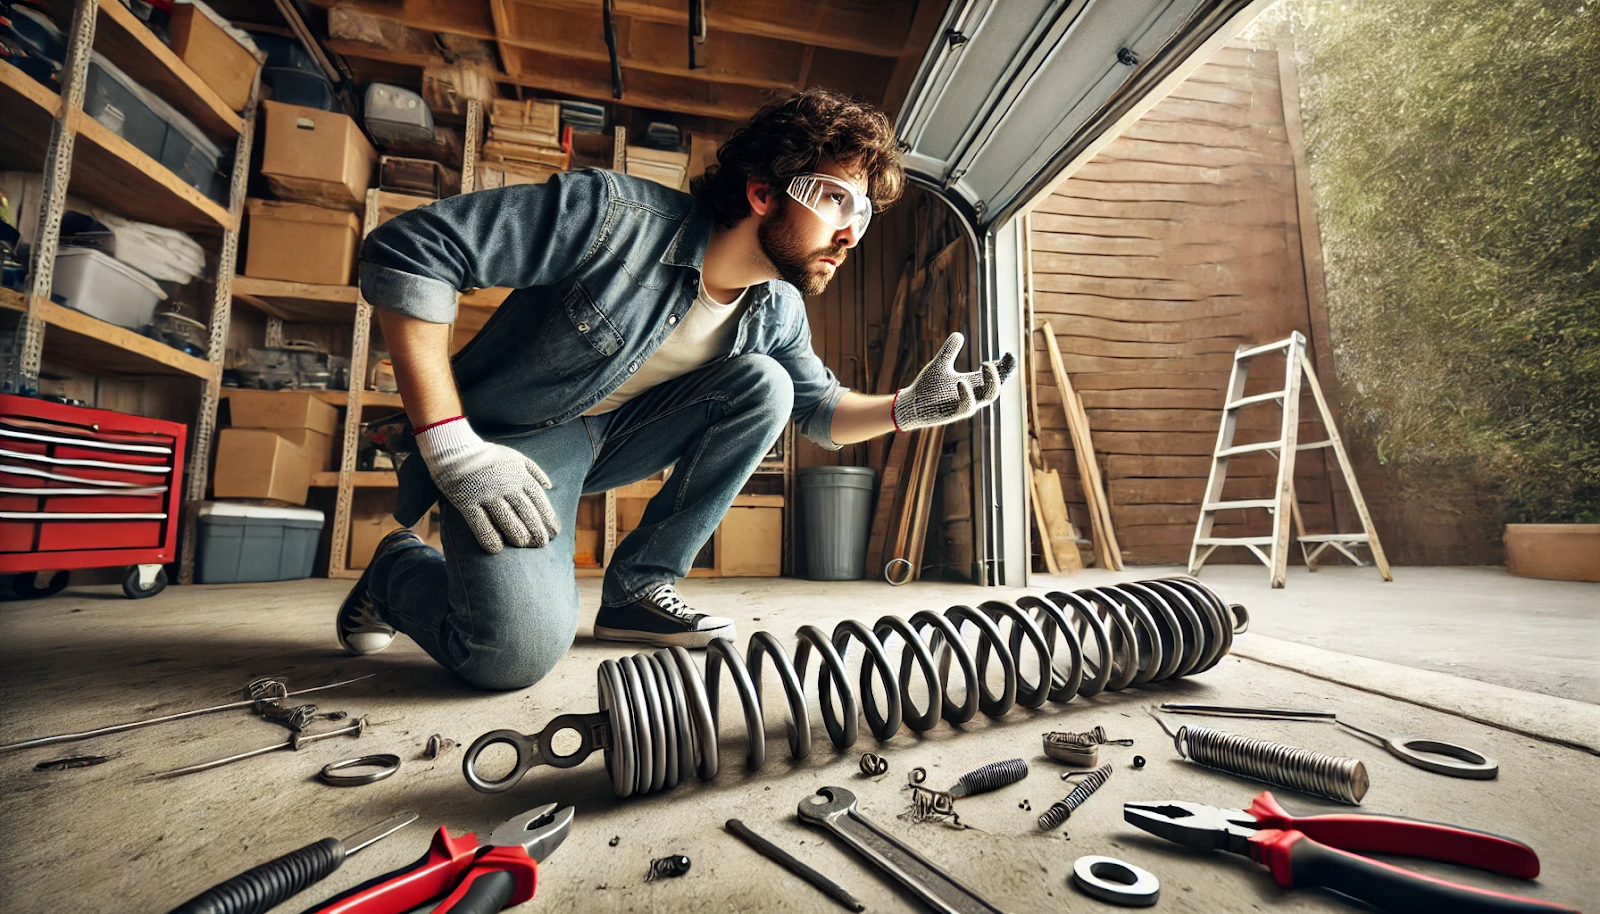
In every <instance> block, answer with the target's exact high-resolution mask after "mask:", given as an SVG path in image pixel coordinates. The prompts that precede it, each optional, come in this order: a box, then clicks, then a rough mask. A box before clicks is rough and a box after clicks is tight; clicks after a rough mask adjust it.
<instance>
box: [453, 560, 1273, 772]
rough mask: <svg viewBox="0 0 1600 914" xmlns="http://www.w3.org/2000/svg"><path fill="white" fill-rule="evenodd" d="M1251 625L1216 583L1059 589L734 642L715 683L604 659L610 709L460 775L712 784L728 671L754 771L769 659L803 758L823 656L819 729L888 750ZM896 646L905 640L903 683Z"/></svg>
mask: <svg viewBox="0 0 1600 914" xmlns="http://www.w3.org/2000/svg"><path fill="white" fill-rule="evenodd" d="M1245 618H1247V617H1246V616H1245V614H1244V611H1243V607H1233V608H1230V607H1229V606H1228V605H1227V604H1225V603H1224V602H1223V601H1222V600H1221V598H1219V597H1218V596H1217V595H1216V594H1215V593H1214V592H1212V590H1211V589H1210V588H1208V587H1206V586H1205V585H1204V584H1201V583H1200V582H1198V581H1195V580H1193V579H1190V578H1167V579H1162V580H1153V581H1142V582H1134V583H1128V584H1118V585H1114V586H1107V587H1093V588H1086V589H1083V590H1078V591H1074V592H1071V593H1067V592H1064V591H1052V592H1050V593H1047V594H1045V595H1044V596H1042V597H1041V596H1034V595H1028V596H1023V597H1019V598H1018V599H1017V600H1016V602H1015V603H1010V602H1005V601H1001V600H990V601H987V602H985V603H982V604H980V605H979V606H978V607H976V608H974V607H971V606H952V607H950V608H949V609H947V610H945V611H944V612H943V613H937V612H933V611H930V610H924V611H922V612H918V613H916V614H914V615H912V617H911V618H910V620H905V619H901V618H900V617H898V616H883V617H882V618H880V619H878V621H877V622H876V623H874V624H873V625H871V626H868V625H865V624H863V623H861V622H857V621H854V620H848V619H847V620H845V621H843V622H840V623H839V624H838V625H837V626H836V627H835V628H834V630H833V633H832V635H831V636H830V635H829V634H827V633H824V632H823V631H822V630H821V629H819V628H817V627H816V626H813V625H806V626H802V627H801V628H800V630H799V632H798V638H799V643H798V645H797V646H796V648H795V650H794V657H793V660H792V661H791V659H790V657H789V656H788V653H787V651H786V650H785V648H784V646H783V644H782V643H781V642H780V641H779V640H778V638H777V637H776V636H774V635H773V634H772V633H770V632H765V631H760V632H756V633H755V634H754V635H752V636H751V637H750V640H749V643H748V646H747V650H746V653H745V654H744V655H742V656H741V655H740V653H739V651H738V649H737V648H736V647H735V646H734V644H733V642H732V641H729V640H727V639H720V638H719V639H717V640H714V641H712V642H711V643H710V644H709V645H708V646H707V648H706V660H705V671H704V673H702V672H701V671H700V670H699V669H698V668H697V667H696V666H695V663H694V660H693V659H692V658H691V656H690V655H689V652H688V651H686V650H684V649H683V648H681V647H672V648H667V649H664V650H658V651H654V652H646V653H639V654H634V655H632V656H629V657H624V658H622V659H620V660H606V661H603V662H602V663H601V664H600V668H599V670H598V673H597V679H598V684H599V700H600V711H599V712H598V713H594V714H564V715H561V716H559V717H557V718H555V719H554V720H552V721H551V722H550V723H549V725H547V726H546V727H545V728H544V729H543V730H542V731H540V732H538V733H533V734H524V733H519V732H517V731H515V730H509V729H507V730H494V731H491V732H489V733H485V734H484V735H482V736H480V737H478V739H477V740H476V741H474V742H473V744H472V746H471V747H469V748H468V750H467V752H466V756H465V757H464V758H463V760H462V770H463V772H464V774H465V775H466V778H467V782H468V783H470V784H471V785H472V786H473V787H474V788H476V789H477V790H480V791H483V792H485V793H495V792H499V791H502V790H506V789H508V788H510V787H511V786H512V785H513V784H515V783H516V782H517V781H518V780H520V779H521V778H522V776H523V775H524V774H526V773H527V771H528V770H529V769H530V768H533V767H535V766H537V765H549V766H551V767H555V768H571V767H573V766H575V765H578V764H580V763H582V762H583V761H584V760H585V759H587V758H588V757H589V755H590V754H591V753H593V752H595V751H596V750H603V751H604V753H605V759H606V768H607V770H608V771H609V772H610V775H611V783H612V788H613V790H614V791H615V792H616V794H617V795H618V796H622V797H627V796H634V795H642V794H649V793H656V792H659V791H663V790H671V789H673V788H674V787H676V786H678V784H679V783H681V782H682V781H683V780H684V779H685V778H687V777H688V776H689V775H690V773H691V772H692V773H694V774H696V775H697V776H699V777H700V779H701V780H710V779H711V778H714V777H716V775H717V771H718V770H719V768H720V752H719V750H718V745H717V717H718V713H719V710H720V702H719V695H720V691H721V684H722V678H723V676H722V670H723V667H724V666H726V667H727V669H728V674H729V678H731V679H732V681H733V685H734V690H735V691H736V693H737V694H738V698H739V704H740V705H741V706H742V708H743V711H744V729H745V733H746V736H747V748H746V759H745V761H746V764H747V765H748V767H749V768H750V769H751V770H755V769H758V768H760V767H761V766H762V765H763V764H765V763H766V760H767V737H766V728H765V725H764V720H763V716H762V714H763V706H762V701H761V683H762V675H761V674H762V671H763V669H764V668H765V666H766V664H767V662H768V661H770V662H771V665H772V667H773V669H774V671H775V672H776V673H777V677H778V680H779V682H780V683H781V685H782V688H783V695H784V704H785V710H786V717H787V720H786V725H787V733H788V739H789V751H790V754H791V755H792V756H793V757H794V758H796V759H804V758H806V757H808V756H809V755H810V754H811V745H812V734H811V720H810V711H809V708H808V706H807V701H806V695H805V688H804V684H805V681H806V673H807V671H808V669H809V668H810V663H811V658H812V655H813V653H814V654H816V656H817V657H818V658H819V661H820V662H819V666H820V667H821V669H820V670H819V671H818V672H817V695H818V700H819V703H820V704H821V705H822V722H823V725H824V726H825V727H826V728H827V731H828V738H829V739H830V740H832V742H833V744H834V746H835V747H836V748H838V749H841V750H843V749H847V748H849V747H851V746H853V745H855V742H856V740H857V738H858V736H859V731H860V718H861V717H862V716H863V715H864V716H865V717H866V721H867V726H868V728H869V729H870V730H871V731H872V734H873V736H874V737H875V738H877V739H878V740H879V741H885V740H888V739H890V738H892V737H893V736H894V735H895V734H896V733H898V732H899V731H900V728H901V726H902V724H903V725H904V726H906V727H908V728H910V729H911V730H913V731H915V732H919V733H920V732H924V731H927V730H931V729H932V728H933V727H934V726H935V725H937V723H938V722H939V720H940V719H943V720H945V721H948V722H949V723H951V724H961V723H965V722H966V721H969V720H971V719H972V718H973V717H975V716H976V715H977V713H978V711H980V710H982V711H983V713H984V714H985V715H987V716H989V717H996V718H997V717H1001V716H1002V715H1004V714H1005V713H1006V712H1008V711H1010V710H1011V708H1012V707H1014V706H1016V705H1019V704H1020V705H1022V706H1023V707H1025V708H1038V707H1040V706H1042V705H1043V704H1044V703H1045V702H1046V701H1052V702H1057V703H1061V702H1067V701H1071V700H1072V699H1073V698H1074V697H1076V696H1079V695H1082V696H1091V695H1095V694H1098V693H1100V692H1103V691H1108V690H1109V691H1118V690H1120V689H1124V688H1127V687H1128V686H1135V685H1143V684H1145V683H1148V682H1156V681H1161V680H1165V679H1171V678H1175V677H1180V676H1188V675H1193V674H1195V673H1200V672H1204V671H1205V670H1208V669H1210V668H1211V667H1213V666H1215V665H1216V664H1217V662H1218V661H1220V660H1221V659H1222V658H1223V657H1224V656H1225V655H1226V654H1227V653H1228V651H1229V649H1230V648H1231V647H1232V644H1233V635H1234V634H1235V630H1236V629H1235V620H1236V619H1237V620H1240V621H1239V623H1238V625H1239V627H1238V630H1239V631H1242V630H1243V625H1244V622H1243V620H1244V619H1245ZM1002 626H1005V628H1006V629H1007V630H1002ZM968 631H975V632H976V636H977V651H976V655H974V652H973V650H972V649H971V647H970V646H969V645H968V643H967V640H966V638H965V637H964V635H965V633H966V632H968ZM885 641H888V642H889V643H890V644H891V645H893V644H895V642H896V641H898V642H899V647H900V665H899V673H898V675H897V674H896V671H895V666H894V664H893V663H892V662H891V660H890V656H889V649H888V648H886V647H885ZM1024 642H1027V644H1028V645H1029V646H1030V647H1031V649H1032V654H1033V659H1034V661H1035V665H1034V666H1033V667H1032V668H1033V669H1035V670H1037V671H1038V672H1037V673H1035V675H1034V677H1033V681H1028V679H1027V678H1026V677H1025V676H1024V674H1023V671H1022V669H1021V668H1020V667H1021V666H1022V665H1021V664H1020V662H1019V661H1021V660H1022V659H1023V656H1024V648H1023V643H1024ZM853 644H860V645H861V646H862V648H863V649H864V651H865V655H866V656H865V659H864V660H863V661H862V663H861V672H860V687H861V688H860V692H859V698H858V692H857V691H856V689H855V688H853V686H852V683H851V681H850V674H849V672H848V669H847V667H846V663H845V660H846V658H847V657H848V656H849V654H850V649H851V647H852V645H853ZM996 663H998V664H999V666H1000V668H1001V676H1000V680H1001V683H1002V684H1001V687H1000V689H999V690H998V691H996V690H995V689H994V688H992V686H991V684H990V682H989V680H988V675H987V674H988V673H989V671H990V667H991V665H993V664H996ZM952 664H954V665H955V666H956V667H959V669H960V673H961V681H962V684H963V686H964V688H963V689H962V694H961V696H960V698H959V700H958V699H956V698H953V697H952V696H951V694H950V692H949V686H950V684H951V683H950V680H951V679H952V676H951V675H950V673H951V666H952ZM919 674H920V675H919ZM874 680H876V681H877V685H878V689H877V690H876V691H875V690H874V688H873V685H874ZM919 680H920V681H921V682H922V684H923V686H924V689H923V694H924V695H925V696H926V698H925V699H924V700H923V703H922V706H921V707H919V706H918V705H917V702H916V700H915V698H914V696H913V689H912V687H913V685H915V684H916V683H917V682H918V681H919ZM879 694H881V695H882V697H883V701H882V703H881V704H880V702H879ZM836 695H837V698H836V697H835V696H836ZM567 730H571V731H574V732H576V733H577V735H578V737H579V740H580V745H579V747H578V748H577V750H575V751H573V752H570V753H561V752H557V751H556V750H555V748H554V746H553V743H552V741H553V739H554V738H555V736H556V735H557V734H559V733H562V732H563V731H567ZM502 744H503V745H507V746H510V747H511V748H512V749H513V750H514V751H515V752H516V762H515V765H514V766H513V767H512V769H511V771H510V772H509V773H507V774H504V775H503V776H501V777H498V778H488V777H485V776H483V774H481V773H480V772H479V770H478V759H479V756H480V755H481V754H482V753H483V751H484V750H485V749H488V748H489V747H491V746H495V745H502ZM495 767H501V766H498V765H497V766H495Z"/></svg>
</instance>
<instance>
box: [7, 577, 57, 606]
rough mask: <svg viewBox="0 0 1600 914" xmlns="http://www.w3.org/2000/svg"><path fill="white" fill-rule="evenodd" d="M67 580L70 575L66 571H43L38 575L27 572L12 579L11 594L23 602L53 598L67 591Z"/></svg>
mask: <svg viewBox="0 0 1600 914" xmlns="http://www.w3.org/2000/svg"><path fill="white" fill-rule="evenodd" d="M47 576H48V577H47ZM67 579H68V574H67V573H66V572H65V571H56V572H49V571H41V572H38V573H37V574H35V573H33V572H25V573H23V574H19V575H17V576H16V577H15V578H13V579H12V581H11V592H12V593H14V594H16V595H17V598H18V599H21V600H40V599H43V598H45V597H53V596H55V595H56V594H58V593H60V592H61V591H63V590H66V589H67Z"/></svg>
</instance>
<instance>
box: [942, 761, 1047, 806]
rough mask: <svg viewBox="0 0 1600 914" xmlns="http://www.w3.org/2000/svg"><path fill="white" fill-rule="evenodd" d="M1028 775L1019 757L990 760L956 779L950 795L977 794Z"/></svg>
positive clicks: (957, 796)
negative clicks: (1001, 760)
mask: <svg viewBox="0 0 1600 914" xmlns="http://www.w3.org/2000/svg"><path fill="white" fill-rule="evenodd" d="M1027 776H1028V763H1027V762H1025V761H1023V760H1022V759H1019V758H1013V759H1006V760H1005V761H1003V762H990V763H989V764H987V765H983V766H980V767H978V768H975V769H973V770H971V771H969V772H967V773H966V774H963V775H962V776H961V777H959V778H957V779H956V783H955V786H954V787H951V788H950V791H949V792H950V796H952V797H954V798H956V799H958V800H959V799H961V798H962V797H972V796H977V795H978V794H980V793H988V792H989V791H991V790H999V789H1000V788H1002V787H1004V786H1006V785H1007V784H1015V783H1016V782H1018V781H1020V780H1022V779H1023V778H1025V777H1027Z"/></svg>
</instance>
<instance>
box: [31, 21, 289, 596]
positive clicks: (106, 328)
mask: <svg viewBox="0 0 1600 914" xmlns="http://www.w3.org/2000/svg"><path fill="white" fill-rule="evenodd" d="M51 6H52V7H53V10H54V12H55V13H56V15H57V18H58V19H63V20H70V25H69V26H68V28H67V29H66V34H67V54H66V61H65V64H64V65H63V67H62V69H61V85H62V92H61V94H60V95H57V94H56V93H54V92H51V91H50V90H49V89H48V88H46V87H44V86H42V85H40V84H38V83H36V82H34V81H33V80H32V79H30V78H28V76H26V75H25V74H23V73H22V72H21V71H20V70H18V69H17V68H16V67H13V66H11V65H9V64H6V63H0V111H3V112H4V116H3V123H4V127H3V129H0V167H4V168H7V169H19V170H39V171H42V172H43V175H44V191H43V194H42V200H41V203H40V209H39V223H38V225H39V229H38V237H37V238H36V239H35V243H34V245H33V259H32V262H31V263H30V265H29V266H30V270H29V278H28V287H27V290H26V292H25V293H24V294H21V295H16V294H10V295H6V296H4V297H0V307H3V308H4V309H5V310H10V311H13V312H20V315H19V316H18V318H17V322H18V323H17V329H16V337H17V338H16V340H14V343H15V345H16V346H17V351H18V365H19V370H18V376H17V377H16V378H15V379H7V380H8V381H13V382H14V383H15V385H16V386H17V387H18V388H19V389H21V390H23V391H29V390H32V389H34V388H36V387H37V384H38V377H39V369H40V364H41V362H42V361H43V359H44V357H45V356H46V355H49V357H50V358H51V359H52V360H56V361H60V362H63V363H67V364H71V365H74V366H76V367H78V368H82V369H84V370H86V371H89V372H90V373H92V374H102V375H131V376H162V375H165V376H179V377H192V378H195V379H197V380H199V381H201V383H202V384H203V388H202V392H201V396H200V407H199V411H198V415H197V416H196V417H195V421H194V423H193V426H192V428H191V436H192V440H191V443H190V446H189V449H188V455H189V456H188V465H187V466H186V467H185V472H184V499H185V504H186V507H188V508H192V507H193V505H194V503H195V502H198V501H199V500H200V499H202V498H204V497H205V491H206V484H207V474H208V472H209V467H210V462H211V444H212V441H211V439H212V436H213V433H214V432H215V428H216V411H217V402H218V399H219V394H220V379H221V373H222V360H223V353H224V347H225V342H226V340H227V335H228V323H229V317H230V314H231V312H230V305H231V303H232V300H233V296H232V288H231V287H232V283H233V269H234V260H235V257H236V256H237V254H238V232H237V229H238V226H239V215H240V212H241V210H242V209H243V206H244V191H245V177H246V173H247V171H248V169H249V163H250V142H251V139H252V137H253V135H254V132H255V131H254V121H255V108H256V99H257V98H258V97H259V92H260V89H259V82H258V84H257V86H256V87H254V88H253V89H252V91H251V94H250V100H249V103H248V104H247V105H246V107H245V111H244V113H243V114H242V115H241V114H239V113H237V112H234V111H231V110H229V109H228V107H227V105H226V104H224V103H223V102H222V100H221V98H219V97H218V96H217V94H216V92H214V91H213V90H212V89H211V88H210V87H209V86H207V85H206V84H205V83H204V82H203V81H202V80H201V79H200V78H199V77H198V76H196V75H195V73H194V71H192V70H190V69H189V67H188V66H187V65H186V64H184V63H183V62H182V61H181V60H179V59H178V57H177V55H175V54H174V53H173V52H172V51H171V50H170V49H168V48H167V46H166V45H164V44H162V43H161V41H160V40H159V39H157V38H156V36H155V35H154V34H152V33H151V32H150V30H149V29H147V28H146V27H145V26H144V24H143V23H141V22H139V21H138V20H137V19H136V18H134V16H133V14H132V13H130V12H128V11H127V10H126V9H125V8H123V7H122V6H121V4H120V3H118V2H116V0H104V2H101V0H55V2H54V3H52V4H51ZM92 51H98V52H99V53H101V54H103V55H105V57H106V58H107V59H109V60H110V61H111V62H112V63H113V64H115V65H116V66H117V67H118V68H119V69H120V70H122V71H123V72H124V73H126V74H127V75H128V76H129V77H131V78H132V79H133V80H135V81H136V82H138V83H139V84H140V85H141V86H143V87H144V88H146V89H148V90H150V91H151V92H154V93H155V94H157V95H159V96H160V97H161V98H162V99H163V100H165V101H166V102H167V103H168V104H170V105H172V106H173V108H175V109H177V110H178V111H179V112H181V113H182V114H184V115H185V116H186V117H188V118H189V119H190V120H192V121H193V122H194V123H195V125H196V126H197V127H198V128H199V129H200V130H202V131H203V132H205V133H207V134H208V135H209V136H210V137H211V138H212V139H213V140H216V141H217V142H218V143H219V145H221V146H223V147H224V148H226V147H227V146H232V147H233V163H232V182H231V185H230V187H229V194H228V200H229V203H228V205H227V206H223V205H221V204H218V203H217V202H216V201H214V200H211V199H209V198H208V197H206V196H205V195H204V194H202V193H200V191H198V190H196V189H195V188H193V187H190V186H189V185H188V184H185V183H184V182H183V181H182V180H180V179H179V178H178V176H177V175H175V174H173V173H172V172H171V171H170V170H168V169H167V168H166V167H165V166H163V165H162V164H161V163H160V162H158V161H156V160H155V159H154V158H152V157H150V156H149V155H147V154H146V153H144V152H142V151H141V150H139V149H136V148H135V147H134V146H133V145H132V144H131V143H129V142H128V141H126V140H124V139H123V138H122V137H120V136H117V135H116V133H114V132H113V131H112V130H111V129H109V128H107V127H106V126H105V125H103V124H101V123H99V122H98V121H96V120H94V119H93V118H91V117H89V116H88V115H87V114H85V113H84V111H83V97H84V94H85V86H86V83H87V80H88V69H89V58H90V54H91V52H92ZM69 193H71V194H73V195H76V196H79V197H82V198H84V199H86V200H88V201H90V202H91V203H95V204H97V205H100V206H104V207H105V208H106V209H108V210H110V211H112V212H116V213H118V214H120V215H123V216H126V217H128V218H131V219H138V220H142V221H145V222H150V223H152V224H155V225H161V226H165V227H168V228H173V229H178V230H180V231H186V232H194V233H199V234H204V235H209V236H213V237H218V236H220V243H219V244H218V245H217V272H216V281H215V286H214V288H213V296H212V308H211V319H210V323H209V326H208V328H207V330H208V339H207V357H206V358H204V359H200V358H195V357H194V356H191V355H188V354H186V353H183V352H180V351H178V350H176V349H172V348H170V347H168V346H166V345H164V344H162V343H160V342H158V341H156V340H152V339H149V338H147V337H144V336H141V335H140V334H138V333H135V332H133V331H131V330H127V329H124V328H122V327H118V326H115V325H113V324H109V323H106V322H104V321H100V320H98V319H96V318H93V317H90V316H89V315H87V314H83V313H81V312H78V311H74V310H72V309H71V308H66V307H63V306H61V305H58V304H56V303H54V302H52V301H51V300H50V290H51V286H52V284H53V280H54V278H55V259H56V253H57V251H58V249H59V247H60V240H61V239H60V229H61V218H62V213H63V212H64V211H65V207H66V198H67V195H68V194H69ZM192 519H193V518H192V514H191V515H190V521H191V522H190V523H185V524H184V525H183V543H182V549H181V559H180V570H179V580H180V581H181V582H184V583H187V582H188V581H189V580H191V578H192V573H193V564H194V541H195V538H194V533H195V531H194V524H193V523H192Z"/></svg>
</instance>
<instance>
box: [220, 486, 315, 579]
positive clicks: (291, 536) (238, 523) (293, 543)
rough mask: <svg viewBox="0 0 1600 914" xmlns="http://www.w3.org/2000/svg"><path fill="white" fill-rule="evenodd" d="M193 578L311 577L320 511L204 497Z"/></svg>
mask: <svg viewBox="0 0 1600 914" xmlns="http://www.w3.org/2000/svg"><path fill="white" fill-rule="evenodd" d="M199 517H200V528H199V532H200V536H199V540H198V542H197V547H198V548H197V549H196V554H195V581H197V582H198V583H201V584H245V583H252V582H257V581H293V580H297V579H299V578H309V577H311V569H312V566H313V565H314V564H315V563H316V560H317V542H318V540H319V539H320V538H321V536H322V520H323V514H322V512H321V511H315V510H312V509H310V508H267V507H262V506H260V505H241V504H231V503H229V502H208V503H206V504H204V505H202V506H201V508H200V514H199Z"/></svg>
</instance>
